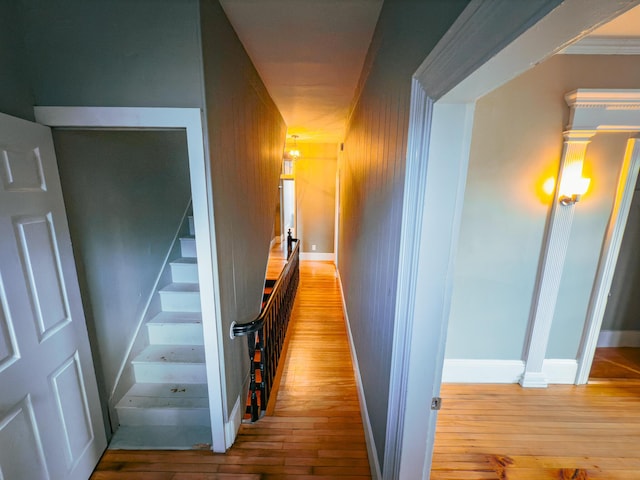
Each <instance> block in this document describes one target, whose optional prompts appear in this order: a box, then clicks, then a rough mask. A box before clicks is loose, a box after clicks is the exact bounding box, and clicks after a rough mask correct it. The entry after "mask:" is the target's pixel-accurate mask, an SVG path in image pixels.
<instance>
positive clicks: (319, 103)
mask: <svg viewBox="0 0 640 480" xmlns="http://www.w3.org/2000/svg"><path fill="white" fill-rule="evenodd" d="M220 4H221V5H222V8H223V9H224V11H225V12H226V14H227V16H228V17H229V20H230V22H231V24H232V25H233V28H234V29H235V31H236V32H237V34H238V37H240V40H241V41H242V43H243V45H244V47H245V49H246V50H247V53H248V54H249V56H250V57H251V60H252V61H253V64H254V65H255V67H256V69H257V70H258V72H259V73H260V76H261V77H262V80H263V82H264V83H265V85H266V87H267V90H269V93H270V94H271V97H272V98H273V100H274V101H275V103H276V105H277V106H278V108H279V109H280V112H281V113H282V115H283V117H284V119H285V121H286V123H287V125H288V131H287V135H288V136H289V137H290V136H291V135H293V134H295V135H298V136H299V139H298V141H299V142H300V143H305V142H314V143H315V142H330V143H337V142H340V141H342V137H343V133H344V127H345V123H346V120H347V115H348V113H349V106H350V104H351V101H352V99H353V95H354V92H355V89H356V85H357V83H358V79H359V78H360V72H361V70H362V66H363V63H364V58H365V56H366V54H367V50H368V48H369V44H370V43H371V37H372V35H373V31H374V29H375V25H376V22H377V20H378V15H379V13H380V8H381V7H382V0H220Z"/></svg>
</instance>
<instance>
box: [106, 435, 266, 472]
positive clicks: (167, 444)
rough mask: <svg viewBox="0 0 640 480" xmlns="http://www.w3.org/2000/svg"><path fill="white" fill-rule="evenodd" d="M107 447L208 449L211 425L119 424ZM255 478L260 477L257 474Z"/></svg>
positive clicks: (129, 448)
mask: <svg viewBox="0 0 640 480" xmlns="http://www.w3.org/2000/svg"><path fill="white" fill-rule="evenodd" d="M109 448H110V449H116V450H118V449H120V450H194V449H199V450H210V449H211V427H210V426H206V427H198V426H193V425H185V426H175V425H171V426H166V425H163V426H157V425H155V426H148V425H147V426H138V425H120V427H119V428H118V430H117V431H116V433H115V434H114V436H113V438H112V439H111V442H109ZM211 475H213V474H211ZM209 478H215V477H209ZM220 478H225V477H220ZM230 478H233V477H230ZM255 478H256V479H258V480H259V479H260V477H259V476H257V477H255Z"/></svg>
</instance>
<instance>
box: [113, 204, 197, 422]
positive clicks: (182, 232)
mask: <svg viewBox="0 0 640 480" xmlns="http://www.w3.org/2000/svg"><path fill="white" fill-rule="evenodd" d="M191 210H192V205H191V199H190V200H189V202H188V203H187V206H186V208H185V210H184V213H183V214H182V218H181V219H180V224H179V225H178V227H177V229H176V233H175V235H174V237H173V240H172V242H171V245H170V246H169V248H168V249H167V255H166V256H165V259H164V262H163V264H162V267H161V268H160V269H159V272H158V276H157V277H156V281H155V284H154V286H153V288H152V289H151V293H150V295H149V298H148V299H147V303H146V306H145V308H144V309H143V311H142V313H141V315H140V317H139V320H138V324H137V326H136V329H135V333H134V335H133V337H132V338H131V342H130V343H129V347H128V348H127V351H126V353H125V355H124V357H123V360H122V363H121V364H120V369H119V371H118V375H117V376H116V381H115V385H114V387H113V389H112V390H111V392H110V395H109V401H108V407H109V421H110V424H111V430H112V432H115V431H116V430H117V429H118V427H119V425H120V419H119V418H118V412H117V410H116V405H117V404H118V402H119V401H120V400H121V399H122V397H124V395H125V394H126V393H127V392H128V391H129V389H130V388H131V387H133V385H134V383H135V374H134V369H133V364H132V360H133V359H134V358H136V357H137V356H138V355H139V354H140V353H141V352H142V351H143V350H144V349H145V348H146V347H147V345H149V336H148V332H147V329H146V328H144V326H145V325H146V324H147V322H149V320H151V319H152V318H153V317H155V316H156V315H157V314H158V313H160V311H161V305H160V298H159V294H158V291H159V290H160V289H161V288H163V287H164V286H166V285H168V284H169V283H171V262H172V261H173V260H174V259H176V258H178V257H180V238H181V237H184V236H187V235H188V234H189V216H190V215H191V213H190V212H191Z"/></svg>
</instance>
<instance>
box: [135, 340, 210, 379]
mask: <svg viewBox="0 0 640 480" xmlns="http://www.w3.org/2000/svg"><path fill="white" fill-rule="evenodd" d="M131 364H132V365H133V370H134V373H135V378H136V382H137V383H174V382H175V383H178V382H179V383H206V382H207V374H206V367H205V358H204V347H203V346H201V345H149V346H148V347H146V348H145V349H144V350H143V351H142V352H141V353H140V354H139V355H138V356H137V357H136V358H134V359H133V360H132V362H131Z"/></svg>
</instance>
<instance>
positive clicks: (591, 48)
mask: <svg viewBox="0 0 640 480" xmlns="http://www.w3.org/2000/svg"><path fill="white" fill-rule="evenodd" d="M561 53H571V54H590V55H594V54H595V55H640V5H638V6H636V7H634V8H632V9H630V10H628V11H627V12H625V13H623V14H622V15H620V16H619V17H617V18H614V19H613V20H611V21H610V22H608V23H605V24H604V25H602V26H600V27H598V28H596V29H595V30H593V31H592V32H591V33H589V35H587V36H586V37H584V38H582V39H581V40H579V41H578V42H576V43H574V44H573V45H570V46H569V47H567V48H566V49H564V50H563V51H562V52H561Z"/></svg>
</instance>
